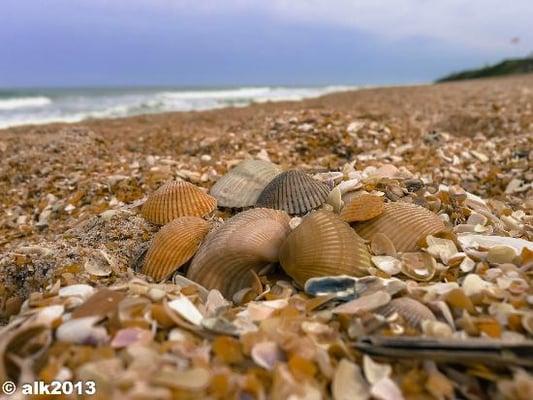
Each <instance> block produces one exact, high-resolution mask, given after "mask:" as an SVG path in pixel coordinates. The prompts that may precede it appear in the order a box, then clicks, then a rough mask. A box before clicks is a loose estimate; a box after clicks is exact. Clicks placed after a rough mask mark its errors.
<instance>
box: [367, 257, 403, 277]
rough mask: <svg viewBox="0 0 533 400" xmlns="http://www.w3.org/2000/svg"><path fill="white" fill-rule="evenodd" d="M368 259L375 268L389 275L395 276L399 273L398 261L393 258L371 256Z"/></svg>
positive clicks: (399, 264) (399, 265)
mask: <svg viewBox="0 0 533 400" xmlns="http://www.w3.org/2000/svg"><path fill="white" fill-rule="evenodd" d="M370 258H371V260H372V262H373V263H374V265H375V266H376V267H378V268H379V269H380V270H381V271H383V272H385V273H387V274H389V275H396V274H399V273H400V271H401V263H400V260H398V259H396V258H394V257H391V256H372V257H370Z"/></svg>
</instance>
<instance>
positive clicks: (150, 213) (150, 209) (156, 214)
mask: <svg viewBox="0 0 533 400" xmlns="http://www.w3.org/2000/svg"><path fill="white" fill-rule="evenodd" d="M216 206H217V201H216V199H215V198H214V197H212V196H209V195H208V194H206V193H204V192H203V191H202V190H201V189H200V188H199V187H197V186H195V185H193V184H192V183H189V182H185V181H171V182H167V183H166V184H164V185H163V186H161V187H160V188H159V189H157V190H156V191H155V192H154V193H152V194H151V195H150V196H149V197H148V199H147V200H146V202H145V203H144V205H143V207H142V215H143V216H144V218H146V220H148V221H150V222H152V223H154V224H158V225H164V224H166V223H168V222H170V221H172V220H173V219H176V218H178V217H186V216H191V217H203V216H204V215H207V214H209V213H210V212H211V211H213V210H214V209H215V208H216Z"/></svg>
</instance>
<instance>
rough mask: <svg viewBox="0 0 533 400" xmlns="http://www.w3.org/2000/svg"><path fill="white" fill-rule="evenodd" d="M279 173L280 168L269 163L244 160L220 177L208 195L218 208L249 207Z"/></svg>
mask: <svg viewBox="0 0 533 400" xmlns="http://www.w3.org/2000/svg"><path fill="white" fill-rule="evenodd" d="M280 173H281V168H280V167H278V166H277V165H276V164H273V163H271V162H269V161H263V160H244V161H241V162H240V163H239V164H237V166H236V167H235V168H233V169H231V170H230V171H229V172H228V173H227V174H226V175H224V176H222V177H221V178H220V179H219V180H218V181H217V182H216V183H215V184H214V185H213V187H212V188H211V190H210V191H209V193H210V194H211V195H212V196H213V197H214V198H215V199H217V202H218V205H219V206H220V207H230V208H241V207H251V206H253V205H254V204H255V203H256V201H257V198H258V197H259V195H260V194H261V192H262V191H263V189H264V188H265V186H266V185H268V183H269V182H270V181H272V179H274V178H275V177H276V176H277V175H279V174H280Z"/></svg>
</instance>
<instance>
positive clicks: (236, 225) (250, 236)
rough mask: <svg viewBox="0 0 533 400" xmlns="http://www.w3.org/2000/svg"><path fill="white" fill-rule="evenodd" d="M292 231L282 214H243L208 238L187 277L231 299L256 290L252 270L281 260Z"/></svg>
mask: <svg viewBox="0 0 533 400" xmlns="http://www.w3.org/2000/svg"><path fill="white" fill-rule="evenodd" d="M297 229H298V228H297ZM289 231H290V228H289V216H288V215H287V214H286V213H285V212H283V211H277V210H270V209H265V208H255V209H251V210H247V211H244V212H241V213H239V214H237V215H235V216H234V217H232V218H230V219H229V220H227V221H226V222H225V223H224V224H223V225H222V226H221V227H220V228H218V229H217V230H215V231H213V232H211V233H210V234H209V235H208V236H207V237H206V238H205V240H204V242H203V244H202V245H201V246H200V248H199V250H198V252H197V253H196V255H195V256H194V258H193V260H192V262H191V265H190V267H189V271H188V272H187V277H188V278H189V279H191V280H193V281H195V282H198V283H199V284H201V285H203V286H204V287H206V288H208V289H218V290H220V292H221V293H222V294H223V295H224V297H225V298H228V299H231V298H232V297H233V295H234V294H235V293H237V292H238V291H239V290H241V289H244V288H247V287H253V285H254V283H255V282H256V281H257V276H255V275H254V274H252V273H251V272H250V271H251V270H253V271H254V272H258V271H260V270H261V269H262V268H264V267H265V266H266V265H268V264H270V263H274V262H277V261H278V253H279V248H280V246H281V244H282V242H283V241H284V240H285V237H286V236H287V234H288V233H289Z"/></svg>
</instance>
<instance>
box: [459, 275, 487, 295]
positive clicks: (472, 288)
mask: <svg viewBox="0 0 533 400" xmlns="http://www.w3.org/2000/svg"><path fill="white" fill-rule="evenodd" d="M461 286H462V288H463V290H464V292H465V294H466V295H467V296H473V295H476V294H479V293H482V292H483V291H484V290H490V289H491V288H492V287H493V285H492V284H491V283H490V282H487V281H484V280H483V279H481V278H480V277H479V275H476V274H468V275H467V276H466V277H465V279H464V280H463V284H462V285H461Z"/></svg>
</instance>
